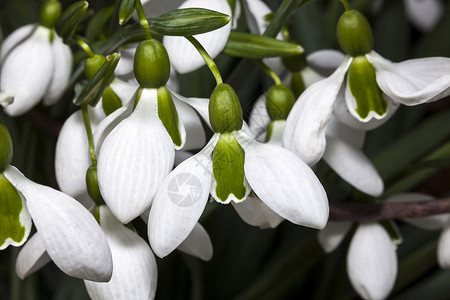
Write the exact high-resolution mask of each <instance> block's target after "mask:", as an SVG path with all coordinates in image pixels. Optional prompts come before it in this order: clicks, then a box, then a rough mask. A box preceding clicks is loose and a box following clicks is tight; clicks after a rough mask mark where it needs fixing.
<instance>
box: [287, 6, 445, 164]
mask: <svg viewBox="0 0 450 300" xmlns="http://www.w3.org/2000/svg"><path fill="white" fill-rule="evenodd" d="M337 32H338V40H339V42H340V45H341V47H342V48H343V49H344V51H345V52H346V53H347V54H348V55H347V57H346V58H345V59H344V61H343V62H342V64H341V65H340V66H339V68H338V69H337V70H336V71H335V72H334V73H333V74H332V75H331V76H330V77H328V78H326V79H324V80H321V81H319V82H317V83H315V84H314V85H312V86H311V87H309V88H308V89H307V90H306V91H305V92H304V93H303V94H302V95H301V96H300V98H299V100H298V101H297V102H296V104H295V105H294V107H293V109H292V112H291V113H290V114H289V117H288V119H287V121H286V130H285V132H284V135H283V145H284V146H285V147H286V148H288V149H289V150H291V151H292V152H294V153H296V154H297V155H298V156H300V157H301V158H302V159H303V160H304V161H305V162H307V163H308V164H309V165H314V164H315V163H316V162H317V161H318V160H319V159H320V158H321V157H322V155H323V153H324V151H325V148H326V138H325V137H326V134H325V132H326V127H327V124H328V122H329V120H330V118H331V115H332V113H333V114H334V115H335V116H336V117H337V118H338V119H339V120H340V121H341V122H343V123H345V124H346V125H348V126H351V127H355V128H357V129H358V128H359V129H364V130H369V129H372V128H375V127H377V126H379V125H381V124H382V123H384V122H385V121H386V120H387V119H389V117H390V116H392V114H393V113H394V112H395V110H396V109H397V108H398V106H399V104H404V105H408V106H411V105H418V104H422V103H426V102H431V101H436V100H438V99H441V98H443V97H445V96H446V95H449V94H450V89H449V86H450V75H449V74H450V59H448V58H441V57H435V58H423V59H415V60H409V61H405V62H402V63H392V62H390V61H388V60H386V59H384V58H382V57H381V56H380V55H378V54H377V53H376V52H375V51H373V50H372V45H373V38H372V32H371V29H370V25H369V23H368V22H367V20H366V19H365V17H364V16H363V15H362V14H360V13H359V12H357V11H354V10H350V11H346V12H345V13H344V14H343V15H342V16H341V18H340V19H339V22H338V30H337Z"/></svg>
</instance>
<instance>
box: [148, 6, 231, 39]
mask: <svg viewBox="0 0 450 300" xmlns="http://www.w3.org/2000/svg"><path fill="white" fill-rule="evenodd" d="M230 20H231V17H230V16H228V15H225V14H222V13H219V12H217V11H214V10H209V9H204V8H183V9H176V10H172V11H169V12H167V13H165V14H163V15H161V16H159V17H157V18H152V19H148V23H149V25H150V29H151V30H152V31H155V32H156V33H159V34H162V35H172V36H190V35H196V34H201V33H205V32H209V31H213V30H216V29H219V28H221V27H223V26H225V25H226V24H228V23H229V22H230Z"/></svg>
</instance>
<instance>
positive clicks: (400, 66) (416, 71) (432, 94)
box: [366, 51, 450, 105]
mask: <svg viewBox="0 0 450 300" xmlns="http://www.w3.org/2000/svg"><path fill="white" fill-rule="evenodd" d="M366 57H367V59H368V60H369V62H370V63H371V64H372V65H373V67H374V68H375V71H376V77H377V83H378V85H379V86H380V88H381V90H382V91H383V92H384V93H385V94H387V95H388V96H389V97H390V98H392V100H394V101H397V102H400V103H402V104H404V105H417V104H422V103H425V102H431V101H436V100H439V99H441V98H444V97H446V96H448V95H450V58H446V57H429V58H419V59H411V60H407V61H404V62H401V63H392V62H391V61H389V60H387V59H384V58H383V57H381V56H380V55H379V54H377V53H376V52H374V51H372V52H370V53H369V54H366Z"/></svg>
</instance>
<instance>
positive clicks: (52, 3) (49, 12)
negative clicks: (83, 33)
mask: <svg viewBox="0 0 450 300" xmlns="http://www.w3.org/2000/svg"><path fill="white" fill-rule="evenodd" d="M61 13H62V6H61V3H59V1H57V0H48V1H46V2H44V4H43V5H42V8H41V20H40V24H41V25H42V26H45V27H47V28H54V27H55V25H56V22H58V20H59V17H60V16H61Z"/></svg>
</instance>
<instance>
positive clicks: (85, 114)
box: [81, 103, 97, 167]
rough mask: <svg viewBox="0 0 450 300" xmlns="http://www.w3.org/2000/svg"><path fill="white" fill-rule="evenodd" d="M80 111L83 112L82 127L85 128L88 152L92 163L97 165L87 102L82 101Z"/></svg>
mask: <svg viewBox="0 0 450 300" xmlns="http://www.w3.org/2000/svg"><path fill="white" fill-rule="evenodd" d="M81 111H82V112H83V121H84V127H85V128H86V133H87V138H88V141H89V154H90V156H91V161H92V165H93V166H94V167H96V166H97V157H96V156H95V147H94V136H93V135H92V128H91V122H90V120H89V111H88V104H87V103H83V104H82V105H81Z"/></svg>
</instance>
